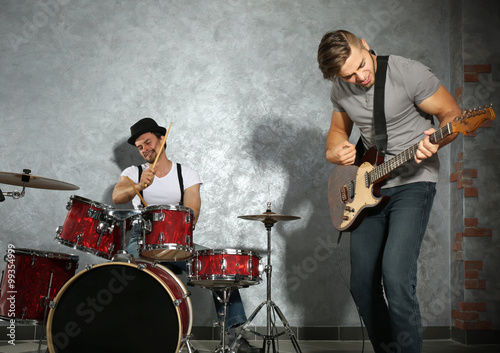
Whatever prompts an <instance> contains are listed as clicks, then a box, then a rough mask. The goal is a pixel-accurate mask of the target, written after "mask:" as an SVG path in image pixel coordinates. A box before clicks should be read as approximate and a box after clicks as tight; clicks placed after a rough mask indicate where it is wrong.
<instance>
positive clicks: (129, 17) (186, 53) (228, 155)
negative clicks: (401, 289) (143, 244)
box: [0, 0, 456, 326]
mask: <svg viewBox="0 0 500 353" xmlns="http://www.w3.org/2000/svg"><path fill="white" fill-rule="evenodd" d="M448 5H449V4H448V2H447V1H442V2H435V1H432V0H422V1H418V2H417V1H410V0H404V1H382V0H377V1H368V0H362V1H347V0H343V1H340V0H339V1H299V0H293V1H290V0H286V1H285V0H280V1H268V0H255V1H236V0H233V1H194V0H188V1H185V0H182V1H181V0H168V1H140V2H135V1H99V2H97V1H70V0H64V1H63V0H57V1H56V0H52V1H28V0H0V55H1V57H0V64H1V67H0V82H2V84H1V85H0V102H1V106H2V111H1V140H0V146H1V148H0V158H1V161H2V165H1V168H0V170H1V171H6V172H20V171H21V170H22V169H23V168H30V169H31V170H32V173H33V174H34V175H38V176H43V177H48V178H54V179H58V180H63V181H66V182H70V183H73V184H76V185H78V186H79V187H80V190H78V191H77V192H75V194H76V195H79V196H82V197H85V198H88V199H91V200H95V201H98V202H102V203H106V204H111V196H110V195H111V191H112V188H113V186H114V184H115V183H116V182H117V181H118V179H119V174H120V172H121V170H122V169H123V168H125V167H127V166H128V165H130V164H134V163H138V162H139V161H140V157H139V156H138V155H137V152H136V151H135V150H134V149H133V148H131V147H130V146H128V145H127V144H126V138H127V137H128V133H129V126H130V125H131V124H133V123H134V122H135V121H136V120H137V119H139V118H142V117H144V116H151V117H153V118H155V119H157V121H159V122H160V123H163V124H164V125H168V124H169V123H170V122H173V123H174V124H173V127H172V131H171V133H170V135H169V137H168V144H169V146H168V149H167V153H168V155H169V157H171V158H172V159H173V160H175V161H178V162H181V163H185V164H187V165H190V166H192V167H194V168H196V169H197V170H198V171H199V172H200V174H201V177H202V179H203V181H204V185H203V187H202V199H203V205H202V213H201V217H200V221H199V223H198V226H197V229H196V233H195V235H194V238H195V241H196V242H198V243H201V244H203V245H205V246H207V247H212V248H238V249H252V250H256V251H259V252H262V253H263V254H264V252H265V248H266V232H265V228H264V226H263V225H262V224H260V223H258V222H250V221H243V220H240V219H238V218H237V216H238V215H245V214H256V213H261V212H264V211H265V207H266V202H267V201H269V200H270V201H271V202H272V206H273V211H275V212H276V213H280V214H290V215H296V216H300V217H301V220H300V221H294V222H283V223H278V224H277V225H276V226H275V227H274V228H273V266H274V272H273V274H274V276H273V299H274V301H275V302H276V303H277V304H278V305H279V306H280V307H281V309H282V310H283V312H284V314H285V316H286V317H287V319H288V320H289V321H290V324H291V325H293V326H354V325H358V324H359V322H358V319H357V316H356V313H355V309H354V306H353V304H352V302H351V299H350V297H349V294H348V290H347V289H346V288H345V286H344V285H343V283H342V279H341V276H340V273H339V269H338V267H337V264H336V261H335V253H334V251H333V247H332V244H333V243H334V242H335V241H336V235H335V233H334V229H333V227H332V226H331V223H330V219H329V214H328V204H327V194H326V184H327V180H328V176H329V173H330V171H331V165H329V164H328V163H327V162H326V160H325V158H324V140H325V136H326V133H327V130H328V127H329V120H330V115H331V104H330V102H329V99H328V97H329V84H328V82H325V81H323V80H322V77H321V73H320V72H319V70H318V69H317V63H316V50H317V45H318V43H319V41H320V39H321V37H322V35H323V34H324V33H325V32H326V31H328V30H331V29H337V28H345V29H348V30H351V31H353V32H355V33H357V34H358V35H359V36H361V37H363V38H365V39H366V40H367V41H368V43H369V44H371V46H372V47H373V48H375V49H376V50H377V51H378V52H379V53H390V54H398V55H403V56H406V57H410V58H413V59H417V60H420V61H422V62H423V63H425V64H426V65H428V66H430V67H431V68H432V69H433V70H434V72H435V73H436V75H437V76H438V77H439V78H440V79H441V80H442V81H443V83H444V84H445V86H447V87H448V88H450V87H449V82H450V64H449V62H450V51H449V44H448V43H449V36H450V33H449V7H448ZM455 88H456V87H455ZM455 88H453V89H455ZM440 153H441V158H442V162H443V163H442V164H443V171H442V175H443V177H442V181H441V182H440V185H439V192H438V195H437V198H436V201H435V210H436V212H434V214H433V216H432V218H431V222H430V225H429V230H428V234H427V236H426V238H425V241H424V244H423V249H422V255H421V266H420V270H419V275H420V279H419V280H420V287H419V293H418V294H419V296H420V299H421V302H422V314H423V318H424V323H425V324H426V325H431V326H443V325H444V326H446V325H450V301H449V297H448V298H447V297H445V296H443V293H442V284H443V279H447V278H449V271H450V265H449V264H450V261H449V253H450V243H449V237H448V236H447V235H448V234H449V233H450V226H449V215H448V212H446V210H448V209H449V186H448V181H447V180H448V175H449V169H450V167H449V150H448V148H446V149H443V150H442V151H441V152H440ZM1 187H2V190H3V191H11V190H13V189H15V187H10V186H7V185H1ZM71 194H72V193H70V192H67V191H45V190H36V189H29V190H28V191H27V193H26V196H25V197H24V198H23V199H20V200H11V199H7V200H6V201H5V202H4V203H3V204H2V205H1V207H0V219H1V222H2V227H1V232H2V233H1V239H0V251H1V252H3V251H5V249H6V248H7V245H8V244H10V243H13V244H15V245H16V246H17V247H27V248H33V249H43V250H51V251H58V252H64V253H71V252H72V253H75V254H78V255H79V256H80V264H81V268H82V267H83V266H84V265H85V264H87V263H96V262H102V261H101V260H100V259H98V258H96V257H93V256H91V255H87V254H84V253H81V252H75V251H74V250H72V249H69V248H67V247H65V246H62V245H58V244H57V243H56V242H55V240H53V238H54V230H55V228H56V227H57V226H59V225H62V223H63V222H64V219H65V217H66V214H67V211H66V209H65V205H66V202H67V201H68V200H69V197H70V195H71ZM443 210H445V212H442V211H443ZM339 252H340V263H341V266H342V268H343V270H344V271H345V272H346V275H348V272H349V268H348V264H349V261H348V241H347V237H346V238H344V239H343V241H342V243H341V245H340V250H339ZM318 254H321V255H322V256H320V255H318ZM192 291H193V305H194V310H195V324H196V325H211V323H212V321H213V315H212V314H213V309H212V306H211V299H210V294H209V293H208V292H207V291H206V290H203V289H199V288H194V289H192ZM242 296H243V298H244V300H245V306H246V308H247V311H248V312H250V311H251V310H253V309H254V308H255V307H256V306H257V305H258V304H259V303H260V302H261V301H262V300H264V299H265V284H264V283H263V284H260V285H258V286H254V287H251V288H248V289H244V290H242ZM443 301H444V307H443V305H442V304H443ZM437 304H439V305H437ZM254 322H255V324H258V325H263V324H264V323H265V320H264V316H263V315H262V316H259V317H258V318H257V319H256V320H255V321H254Z"/></svg>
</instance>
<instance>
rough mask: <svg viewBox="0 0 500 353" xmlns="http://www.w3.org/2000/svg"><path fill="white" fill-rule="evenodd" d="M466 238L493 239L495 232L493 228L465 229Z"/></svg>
mask: <svg viewBox="0 0 500 353" xmlns="http://www.w3.org/2000/svg"><path fill="white" fill-rule="evenodd" d="M464 236H465V237H491V236H493V231H492V229H491V228H465V231H464Z"/></svg>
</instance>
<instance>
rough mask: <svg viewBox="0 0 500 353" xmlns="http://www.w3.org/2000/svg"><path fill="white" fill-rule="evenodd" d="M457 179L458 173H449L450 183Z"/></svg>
mask: <svg viewBox="0 0 500 353" xmlns="http://www.w3.org/2000/svg"><path fill="white" fill-rule="evenodd" d="M457 180H458V173H451V175H450V183H453V182H454V181H457Z"/></svg>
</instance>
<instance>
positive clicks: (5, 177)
mask: <svg viewBox="0 0 500 353" xmlns="http://www.w3.org/2000/svg"><path fill="white" fill-rule="evenodd" d="M0 183H1V184H9V185H17V186H26V187H28V188H36V189H50V190H78V189H80V188H79V187H78V186H76V185H73V184H70V183H66V182H64V181H59V180H54V179H49V178H43V177H39V176H35V175H31V174H29V173H26V171H25V172H24V173H6V172H0Z"/></svg>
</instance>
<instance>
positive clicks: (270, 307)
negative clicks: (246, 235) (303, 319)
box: [229, 208, 302, 353]
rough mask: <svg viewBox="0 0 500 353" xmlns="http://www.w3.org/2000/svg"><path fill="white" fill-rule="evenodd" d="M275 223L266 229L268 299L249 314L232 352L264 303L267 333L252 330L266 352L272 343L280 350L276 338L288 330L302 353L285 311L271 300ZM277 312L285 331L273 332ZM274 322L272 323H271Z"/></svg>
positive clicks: (269, 349) (294, 344)
mask: <svg viewBox="0 0 500 353" xmlns="http://www.w3.org/2000/svg"><path fill="white" fill-rule="evenodd" d="M268 211H270V209H269V208H268ZM273 225H274V222H272V221H271V222H269V223H265V226H266V230H267V265H266V267H265V270H264V271H265V272H266V277H267V300H266V301H263V302H262V303H261V304H260V305H259V306H258V307H257V309H255V311H254V312H253V313H252V315H250V316H249V318H248V320H247V322H245V323H244V324H243V326H242V328H241V330H240V332H239V334H238V336H236V339H235V340H234V342H233V343H232V344H231V346H230V347H229V350H230V352H234V351H235V349H236V348H238V346H239V343H238V342H239V340H240V339H241V337H242V336H243V333H244V332H245V331H250V329H248V326H249V325H250V322H252V320H253V319H254V318H255V316H256V315H257V314H258V313H259V311H260V310H261V309H262V308H263V307H264V305H266V309H267V334H266V335H262V334H260V333H258V332H252V333H254V334H256V335H257V336H260V337H262V338H263V339H264V342H263V350H264V352H265V353H269V352H271V344H272V352H273V353H276V352H278V350H277V349H276V342H275V340H276V341H277V339H278V337H279V336H281V335H283V334H284V333H285V331H286V333H288V337H289V338H290V340H291V341H292V345H293V348H294V349H295V351H296V352H297V353H302V351H301V349H300V347H299V344H298V342H297V339H296V338H295V335H294V334H293V331H292V329H291V328H290V325H289V324H288V321H287V319H286V318H285V315H283V312H282V311H281V310H280V308H279V307H278V306H277V305H276V304H275V303H274V302H273V301H272V300H271V273H272V270H273V267H272V266H271V228H272V227H273ZM273 311H274V313H275V314H277V315H278V317H279V318H280V320H281V322H282V323H283V327H284V328H285V331H284V332H281V333H274V334H273V333H272V332H271V331H272V327H271V326H273V327H274V328H276V325H275V323H274V322H273V320H272V313H273ZM271 323H272V325H271Z"/></svg>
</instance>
